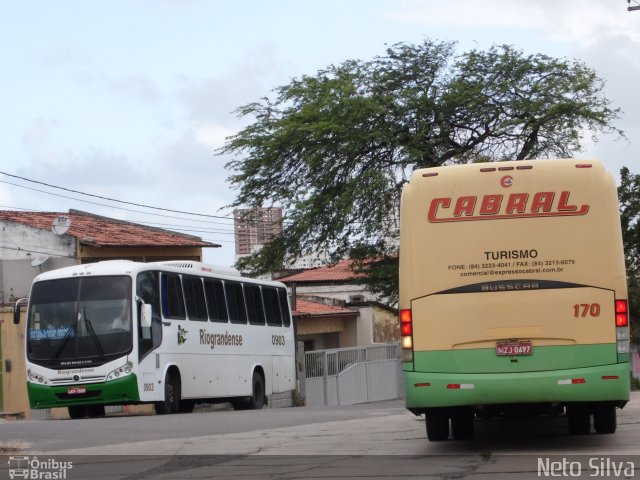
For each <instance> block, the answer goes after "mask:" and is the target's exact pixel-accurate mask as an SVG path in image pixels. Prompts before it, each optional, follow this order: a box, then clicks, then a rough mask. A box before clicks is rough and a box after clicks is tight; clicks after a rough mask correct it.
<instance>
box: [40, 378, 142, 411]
mask: <svg viewBox="0 0 640 480" xmlns="http://www.w3.org/2000/svg"><path fill="white" fill-rule="evenodd" d="M78 388H80V389H84V392H82V393H70V392H71V391H72V390H71V389H78ZM27 392H28V393H29V404H30V405H31V408H54V407H67V406H69V405H117V404H123V403H134V402H137V401H139V400H140V396H139V394H138V381H137V378H136V375H134V374H131V375H127V376H126V377H124V378H118V379H116V380H111V381H109V382H103V383H89V384H84V385H83V384H80V385H65V386H61V387H51V386H46V385H38V384H35V383H31V382H27Z"/></svg>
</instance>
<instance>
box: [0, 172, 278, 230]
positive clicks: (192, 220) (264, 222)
mask: <svg viewBox="0 0 640 480" xmlns="http://www.w3.org/2000/svg"><path fill="white" fill-rule="evenodd" d="M0 174H3V175H7V176H9V177H14V178H19V179H21V180H25V181H28V182H33V183H37V184H41V185H45V186H51V187H53V188H58V189H61V190H65V191H70V192H77V193H80V194H82V195H89V196H92V197H97V198H102V199H106V200H110V201H114V202H119V203H125V204H131V205H139V206H142V207H143V208H155V209H157V210H164V211H168V212H176V213H181V211H180V210H171V209H165V208H160V207H147V206H146V205H142V204H137V203H132V202H126V201H123V200H117V199H111V198H109V197H102V196H100V195H93V194H89V193H83V192H79V191H76V190H72V189H68V188H65V187H58V186H55V185H49V184H47V183H43V182H39V181H36V180H30V179H27V178H24V177H20V176H18V175H11V174H8V173H5V172H1V171H0ZM0 183H4V184H6V185H11V186H14V187H18V188H23V189H25V190H31V191H33V192H38V193H44V194H46V195H51V196H53V197H59V198H66V199H68V200H74V201H76V202H82V203H88V204H90V205H98V206H100V207H106V208H113V209H116V210H122V211H125V212H133V213H139V214H142V215H152V216H156V217H163V218H172V219H175V220H186V221H189V222H197V223H207V224H215V225H224V226H231V225H230V224H227V223H220V222H214V221H210V220H198V219H195V218H184V217H177V216H174V215H163V214H161V213H151V212H143V211H140V210H133V209H130V208H124V207H116V206H114V205H107V204H104V203H99V202H92V201H90V200H83V199H80V198H77V197H70V196H68V195H62V194H59V193H53V192H48V191H46V190H41V189H38V188H33V187H27V186H25V185H20V184H17V183H12V182H8V181H6V180H0ZM11 208H16V207H11ZM23 210H29V209H23ZM185 214H187V215H202V216H209V217H211V218H217V219H222V220H234V221H235V219H234V218H232V217H222V216H216V215H204V214H198V213H188V212H185ZM252 224H255V225H259V224H266V225H272V223H271V222H269V221H267V220H255V221H253V222H252Z"/></svg>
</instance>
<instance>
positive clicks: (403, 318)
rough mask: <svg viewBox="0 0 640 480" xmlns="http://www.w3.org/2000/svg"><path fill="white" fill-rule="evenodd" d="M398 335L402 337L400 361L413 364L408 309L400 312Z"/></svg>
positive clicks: (411, 325)
mask: <svg viewBox="0 0 640 480" xmlns="http://www.w3.org/2000/svg"><path fill="white" fill-rule="evenodd" d="M400 334H401V335H402V361H403V362H413V321H412V318H411V310H410V309H402V310H400Z"/></svg>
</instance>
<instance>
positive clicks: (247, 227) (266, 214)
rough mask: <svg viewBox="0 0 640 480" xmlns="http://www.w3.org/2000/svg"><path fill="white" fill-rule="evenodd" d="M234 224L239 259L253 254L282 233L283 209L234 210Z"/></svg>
mask: <svg viewBox="0 0 640 480" xmlns="http://www.w3.org/2000/svg"><path fill="white" fill-rule="evenodd" d="M233 224H234V233H235V243H236V259H238V258H239V257H242V256H244V255H251V254H252V253H253V252H255V251H256V250H257V249H259V248H261V247H262V246H263V245H264V244H266V243H269V242H270V241H271V240H272V239H273V238H275V237H277V236H278V235H280V234H282V209H281V208H255V209H236V210H234V211H233Z"/></svg>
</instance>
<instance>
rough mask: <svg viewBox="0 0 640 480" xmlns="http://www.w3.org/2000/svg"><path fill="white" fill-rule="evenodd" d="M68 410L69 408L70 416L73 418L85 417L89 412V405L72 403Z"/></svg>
mask: <svg viewBox="0 0 640 480" xmlns="http://www.w3.org/2000/svg"><path fill="white" fill-rule="evenodd" d="M67 410H69V418H71V419H73V420H77V419H79V418H84V416H85V415H86V413H87V407H85V406H84V405H72V406H69V407H67Z"/></svg>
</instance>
